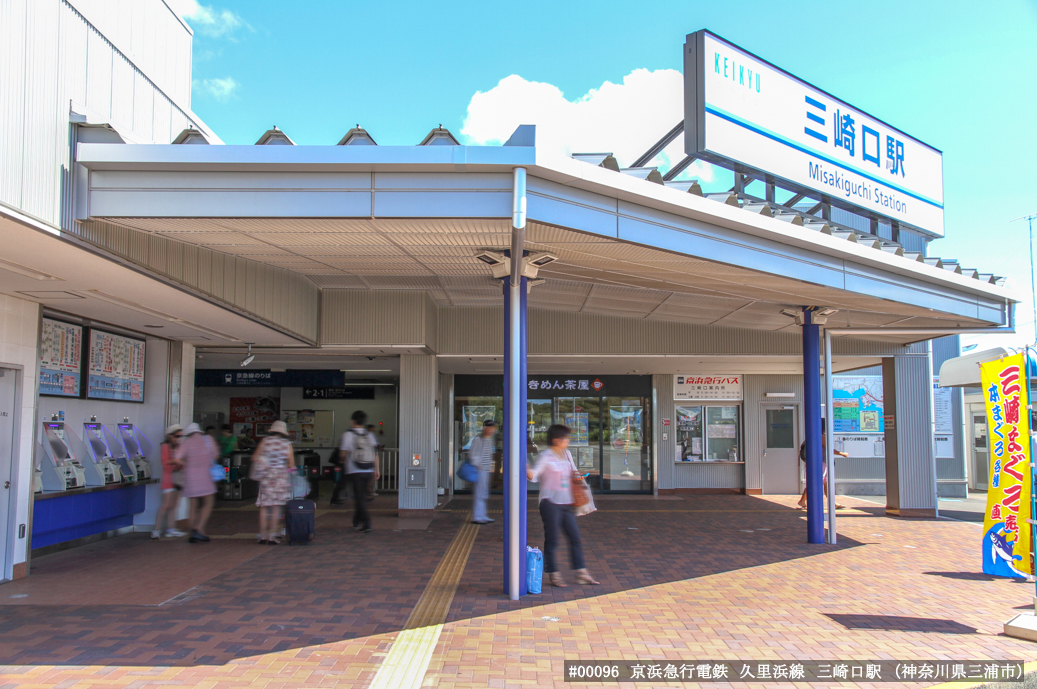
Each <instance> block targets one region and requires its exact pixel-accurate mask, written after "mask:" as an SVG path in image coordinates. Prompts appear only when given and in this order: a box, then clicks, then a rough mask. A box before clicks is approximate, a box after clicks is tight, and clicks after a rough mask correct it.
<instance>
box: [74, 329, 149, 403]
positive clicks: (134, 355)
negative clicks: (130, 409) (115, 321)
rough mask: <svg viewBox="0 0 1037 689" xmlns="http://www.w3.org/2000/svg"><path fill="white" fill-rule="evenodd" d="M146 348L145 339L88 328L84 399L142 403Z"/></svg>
mask: <svg viewBox="0 0 1037 689" xmlns="http://www.w3.org/2000/svg"><path fill="white" fill-rule="evenodd" d="M145 348H146V343H145V342H144V340H140V339H137V338H134V337H126V336H125V335H116V334H115V333H108V332H105V331H103V330H96V329H93V328H91V329H90V355H89V357H88V358H87V384H86V396H87V398H88V399H100V400H119V401H122V402H143V401H144V350H145Z"/></svg>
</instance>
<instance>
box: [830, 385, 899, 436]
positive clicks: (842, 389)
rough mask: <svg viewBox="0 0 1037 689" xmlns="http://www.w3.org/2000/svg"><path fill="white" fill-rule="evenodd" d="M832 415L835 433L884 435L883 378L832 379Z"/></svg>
mask: <svg viewBox="0 0 1037 689" xmlns="http://www.w3.org/2000/svg"><path fill="white" fill-rule="evenodd" d="M832 412H833V413H832V418H833V424H832V431H833V432H834V433H837V434H838V433H848V434H857V433H884V432H885V430H886V427H885V423H884V421H883V414H884V413H885V406H884V405H883V402H882V376H835V377H834V378H833V379H832Z"/></svg>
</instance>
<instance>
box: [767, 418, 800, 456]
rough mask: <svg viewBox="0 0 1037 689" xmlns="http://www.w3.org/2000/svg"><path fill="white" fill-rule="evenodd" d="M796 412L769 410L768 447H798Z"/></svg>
mask: <svg viewBox="0 0 1037 689" xmlns="http://www.w3.org/2000/svg"><path fill="white" fill-rule="evenodd" d="M794 423H795V411H794V410H793V409H768V410H767V447H769V448H770V447H772V448H775V449H778V448H786V449H787V448H794V447H795V446H796V433H795V428H793V424H794Z"/></svg>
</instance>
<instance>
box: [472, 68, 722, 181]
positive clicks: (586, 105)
mask: <svg viewBox="0 0 1037 689" xmlns="http://www.w3.org/2000/svg"><path fill="white" fill-rule="evenodd" d="M683 118H684V77H683V75H681V73H680V72H677V71H675V70H672V69H662V70H657V71H654V72H652V71H649V70H647V69H636V70H634V71H633V72H631V73H630V74H628V75H627V76H625V77H623V83H621V84H613V83H612V82H608V81H606V82H605V83H604V84H602V85H601V87H599V88H596V89H591V90H590V91H588V92H587V93H586V94H584V95H583V96H580V97H579V98H577V99H575V100H568V99H567V98H566V97H565V95H564V94H563V93H562V91H561V90H560V89H559V88H558V87H556V86H554V85H552V84H546V83H542V82H535V81H526V80H525V79H523V78H522V77H520V76H518V75H516V74H513V75H511V76H509V77H505V78H504V79H501V81H500V83H498V84H497V85H496V86H495V87H493V88H492V89H490V90H489V91H485V92H482V91H479V92H476V94H475V95H474V96H472V100H471V102H470V103H469V104H468V115H467V117H466V118H465V122H464V125H463V127H462V128H461V135H462V137H464V138H465V139H466V142H467V143H471V144H476V145H479V144H482V145H494V144H501V143H503V142H504V141H506V140H507V138H508V137H509V136H511V134H512V132H514V131H515V128H516V127H518V126H519V125H520V124H535V125H537V146H543V147H547V148H552V149H555V150H557V151H558V152H561V153H564V154H566V155H568V154H571V153H598V152H611V153H612V154H613V155H615V156H616V159H617V160H618V161H619V164H620V165H621V166H629V165H630V164H632V163H633V162H634V160H636V159H637V157H638V156H640V155H641V154H642V153H644V152H645V151H646V150H648V148H650V147H651V146H652V145H653V144H655V142H657V141H658V140H659V139H660V138H662V136H663V135H664V134H666V132H668V131H670V129H672V128H673V126H674V125H675V124H677V123H678V122H679V121H681V120H682V119H683ZM683 157H684V137H683V136H680V137H678V138H677V139H676V140H675V141H674V142H673V143H672V144H670V145H669V146H667V147H666V150H665V151H663V152H662V153H661V154H660V155H659V157H658V158H656V160H655V161H654V164H656V165H658V166H659V167H661V168H663V170H664V171H665V170H666V169H668V168H669V167H670V165H672V164H674V163H676V162H679V161H680V160H681V159H682V158H683ZM681 177H698V178H699V179H701V180H703V181H707V182H708V181H712V179H713V170H712V168H711V167H710V166H709V165H708V164H705V163H701V162H696V163H695V164H693V165H692V166H690V167H689V168H688V170H686V171H685V173H684V174H683V175H681Z"/></svg>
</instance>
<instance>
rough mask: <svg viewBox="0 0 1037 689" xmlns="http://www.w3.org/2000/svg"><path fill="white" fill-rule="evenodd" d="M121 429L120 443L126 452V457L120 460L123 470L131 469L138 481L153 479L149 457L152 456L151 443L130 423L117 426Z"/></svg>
mask: <svg viewBox="0 0 1037 689" xmlns="http://www.w3.org/2000/svg"><path fill="white" fill-rule="evenodd" d="M117 426H118V429H119V442H120V443H121V444H122V449H123V451H125V453H126V455H125V457H124V458H123V459H122V460H120V464H122V465H123V469H124V470H126V469H131V468H132V471H133V472H134V475H135V476H136V479H135V480H137V481H147V480H148V479H150V478H151V462H150V461H148V458H147V457H148V455H150V454H151V442H150V441H149V440H148V438H147V436H145V435H144V432H143V431H141V430H140V429H139V428H137V427H136V426H134V425H133V424H132V423H130V422H129V421H123V422H122V423H120V424H117Z"/></svg>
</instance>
